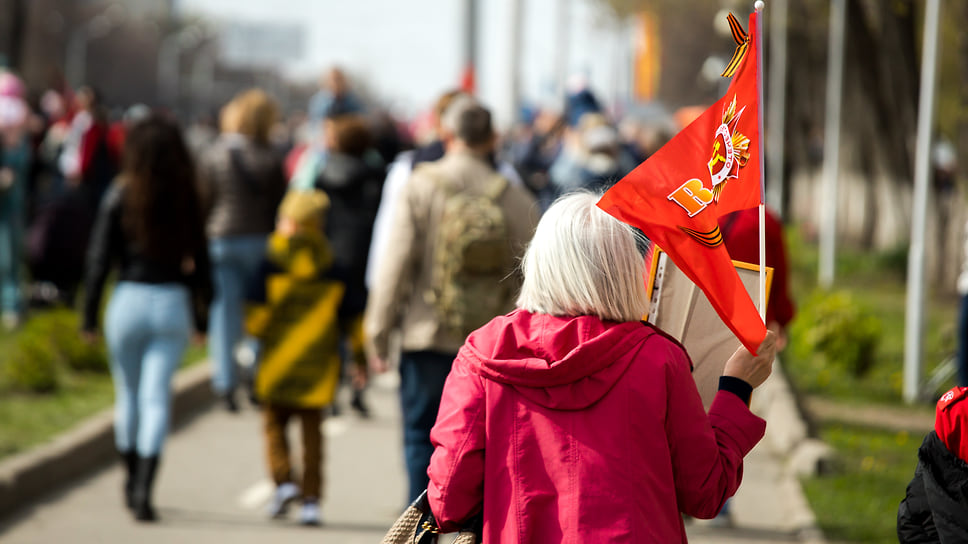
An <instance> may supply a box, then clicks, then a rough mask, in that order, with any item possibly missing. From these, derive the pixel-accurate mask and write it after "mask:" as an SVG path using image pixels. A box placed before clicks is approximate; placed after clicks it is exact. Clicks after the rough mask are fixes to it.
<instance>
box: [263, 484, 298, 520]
mask: <svg viewBox="0 0 968 544" xmlns="http://www.w3.org/2000/svg"><path fill="white" fill-rule="evenodd" d="M298 498H299V488H298V487H296V484H294V483H292V482H286V483H284V484H281V485H279V487H277V488H276V492H275V493H274V494H273V495H272V500H271V501H269V507H268V508H267V512H268V514H269V517H272V518H279V517H282V516H283V515H285V513H286V510H287V509H288V508H289V504H290V503H292V502H293V501H295V500H296V499H298Z"/></svg>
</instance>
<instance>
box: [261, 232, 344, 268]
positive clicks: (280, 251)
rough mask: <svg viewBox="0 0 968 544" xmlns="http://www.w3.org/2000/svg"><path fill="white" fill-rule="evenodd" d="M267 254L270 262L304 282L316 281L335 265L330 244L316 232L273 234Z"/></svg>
mask: <svg viewBox="0 0 968 544" xmlns="http://www.w3.org/2000/svg"><path fill="white" fill-rule="evenodd" d="M266 253H267V257H268V260H269V262H271V263H272V264H274V265H275V266H277V267H279V268H280V269H282V270H284V271H286V273H287V274H289V275H291V276H293V277H295V278H299V279H304V280H312V279H316V278H317V277H319V275H320V274H322V273H324V272H326V271H327V270H328V269H329V268H330V266H332V264H333V252H332V250H331V249H330V247H329V243H328V242H327V241H326V238H324V237H323V236H322V234H321V233H316V232H301V233H299V234H297V235H295V236H284V235H282V234H279V233H273V234H272V235H271V236H270V237H269V242H268V247H267V248H266Z"/></svg>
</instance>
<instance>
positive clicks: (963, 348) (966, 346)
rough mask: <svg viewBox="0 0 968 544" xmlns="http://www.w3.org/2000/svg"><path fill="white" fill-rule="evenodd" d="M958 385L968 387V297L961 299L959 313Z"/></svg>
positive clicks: (964, 296)
mask: <svg viewBox="0 0 968 544" xmlns="http://www.w3.org/2000/svg"><path fill="white" fill-rule="evenodd" d="M958 385H960V386H961V387H968V295H963V296H962V297H961V309H960V310H959V311H958Z"/></svg>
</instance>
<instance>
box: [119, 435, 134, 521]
mask: <svg viewBox="0 0 968 544" xmlns="http://www.w3.org/2000/svg"><path fill="white" fill-rule="evenodd" d="M118 454H119V455H120V456H121V461H122V462H123V463H124V468H125V477H124V504H125V506H127V507H128V510H133V509H134V473H135V470H137V467H138V454H137V452H135V451H134V450H131V451H119V452H118Z"/></svg>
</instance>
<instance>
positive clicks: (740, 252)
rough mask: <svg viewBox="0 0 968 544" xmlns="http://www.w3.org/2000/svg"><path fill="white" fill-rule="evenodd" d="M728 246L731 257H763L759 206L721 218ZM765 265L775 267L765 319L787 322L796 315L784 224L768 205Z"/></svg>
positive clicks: (750, 260) (745, 259) (751, 260)
mask: <svg viewBox="0 0 968 544" xmlns="http://www.w3.org/2000/svg"><path fill="white" fill-rule="evenodd" d="M719 225H720V227H721V228H722V230H723V237H724V241H725V243H726V250H727V251H728V252H729V256H730V258H732V259H734V260H737V261H742V262H746V263H752V264H757V263H759V261H760V236H759V229H760V218H759V210H757V209H756V208H750V209H748V210H740V211H738V212H733V213H732V214H729V215H725V216H723V217H721V218H720V219H719ZM765 234H766V265H767V266H770V267H772V268H773V281H772V283H771V284H770V297H769V301H768V302H767V306H766V320H767V323H769V322H770V321H774V320H775V321H776V322H778V323H779V324H780V325H782V326H784V327H785V326H786V325H787V324H788V323H789V322H790V320H792V319H793V315H794V313H795V309H794V306H793V301H792V300H791V299H790V288H789V285H790V279H789V268H788V266H787V255H786V247H785V244H784V242H783V224H782V223H780V220H779V219H778V218H777V217H776V214H774V213H773V212H772V211H770V210H769V209H767V210H766V233H765Z"/></svg>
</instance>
